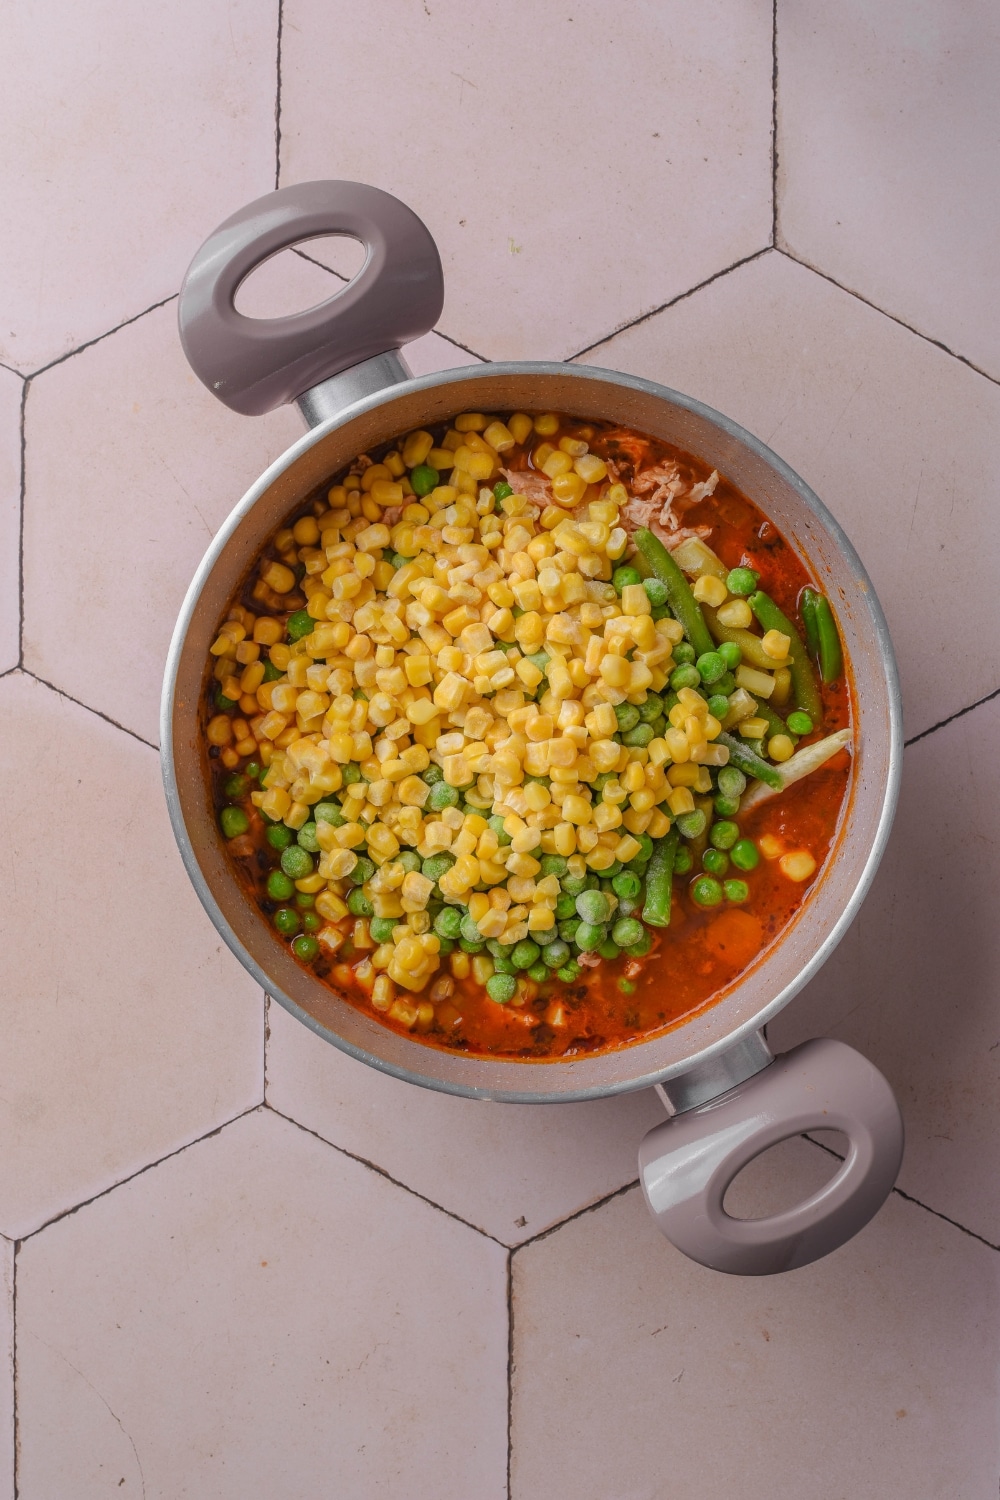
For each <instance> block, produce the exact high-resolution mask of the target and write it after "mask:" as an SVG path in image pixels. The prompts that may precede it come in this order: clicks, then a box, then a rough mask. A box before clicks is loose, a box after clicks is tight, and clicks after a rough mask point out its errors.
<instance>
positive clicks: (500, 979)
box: [486, 974, 517, 1005]
mask: <svg viewBox="0 0 1000 1500" xmlns="http://www.w3.org/2000/svg"><path fill="white" fill-rule="evenodd" d="M486 993H487V995H489V997H490V999H491V1000H495V1001H496V1003H497V1004H498V1005H506V1004H507V1002H508V1001H509V1000H513V998H514V996H515V995H516V994H517V980H516V979H515V978H514V975H513V974H491V975H490V977H489V979H487V981H486Z"/></svg>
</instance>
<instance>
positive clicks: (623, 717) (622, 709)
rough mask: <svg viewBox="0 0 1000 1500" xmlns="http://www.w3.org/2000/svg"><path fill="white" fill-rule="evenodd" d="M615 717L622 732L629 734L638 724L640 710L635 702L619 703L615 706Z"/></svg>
mask: <svg viewBox="0 0 1000 1500" xmlns="http://www.w3.org/2000/svg"><path fill="white" fill-rule="evenodd" d="M615 718H616V719H617V720H618V729H619V731H620V733H622V734H627V733H628V731H629V730H630V729H634V728H635V726H636V725H637V724H638V722H639V710H638V709H637V708H636V706H635V704H634V703H619V704H617V706H616V707H615Z"/></svg>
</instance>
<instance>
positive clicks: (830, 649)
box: [807, 594, 844, 712]
mask: <svg viewBox="0 0 1000 1500" xmlns="http://www.w3.org/2000/svg"><path fill="white" fill-rule="evenodd" d="M816 629H817V631H818V633H819V672H820V676H821V677H822V679H823V681H824V682H835V681H836V679H837V678H838V677H839V676H840V674H841V673H842V672H843V670H844V653H843V651H842V650H841V646H840V636H839V635H838V634H837V622H836V620H835V619H834V618H833V610H832V609H831V608H830V601H829V600H828V599H824V597H823V595H822V594H819V595H818V596H817V599H816ZM807 712H808V710H807Z"/></svg>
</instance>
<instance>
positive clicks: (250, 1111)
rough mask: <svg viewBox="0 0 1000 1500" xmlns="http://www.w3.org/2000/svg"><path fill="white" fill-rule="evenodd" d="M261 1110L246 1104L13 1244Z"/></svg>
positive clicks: (259, 1103) (260, 1105)
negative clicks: (235, 1112)
mask: <svg viewBox="0 0 1000 1500" xmlns="http://www.w3.org/2000/svg"><path fill="white" fill-rule="evenodd" d="M263 1108H264V1101H263V1100H262V1099H258V1100H257V1102H256V1103H255V1104H248V1105H247V1107H246V1109H241V1110H240V1112H239V1114H237V1115H233V1117H232V1119H229V1120H223V1122H222V1124H221V1125H213V1127H212V1129H211V1130H206V1132H205V1134H204V1135H199V1136H196V1137H195V1138H194V1140H192V1141H186V1142H185V1144H184V1145H183V1146H175V1147H174V1149H173V1150H172V1151H167V1152H165V1153H164V1155H163V1156H158V1157H157V1158H156V1160H155V1161H150V1162H147V1163H146V1165H145V1166H144V1167H138V1168H137V1169H136V1170H135V1171H134V1172H130V1173H129V1175H128V1176H127V1177H122V1178H120V1179H119V1181H118V1182H113V1183H111V1185H110V1187H106V1188H101V1190H100V1191H99V1192H97V1193H92V1194H91V1196H90V1197H89V1198H83V1199H82V1200H81V1201H80V1202H79V1203H74V1204H72V1205H71V1206H70V1207H69V1208H64V1209H62V1210H61V1212H60V1213H57V1214H53V1215H52V1217H51V1219H46V1220H45V1222H44V1223H43V1224H39V1225H38V1227H37V1228H36V1229H32V1230H29V1232H28V1233H27V1234H22V1235H21V1237H20V1238H19V1239H18V1240H17V1241H16V1242H15V1243H16V1244H17V1245H18V1246H20V1245H24V1244H26V1243H27V1241H28V1240H33V1239H34V1238H35V1236H36V1235H38V1234H41V1233H42V1232H43V1230H46V1229H51V1228H52V1226H53V1225H54V1224H59V1223H61V1222H62V1220H63V1219H68V1218H70V1217H71V1216H72V1215H73V1214H78V1213H79V1212H80V1210H81V1209H82V1208H89V1207H90V1205H91V1204H92V1203H97V1202H98V1201H99V1200H100V1199H101V1198H106V1197H107V1196H108V1194H109V1193H116V1192H117V1191H118V1189H119V1188H123V1187H127V1186H128V1184H129V1183H130V1182H135V1181H136V1179H137V1178H139V1177H145V1175H146V1173H147V1172H152V1171H153V1170H154V1168H156V1167H162V1166H163V1163H164V1162H167V1161H171V1160H172V1159H173V1158H174V1157H175V1156H180V1155H181V1153H182V1152H184V1151H190V1150H191V1148H192V1146H200V1145H201V1143H202V1142H203V1141H210V1140H211V1139H212V1137H213V1136H217V1135H221V1134H222V1132H223V1131H224V1130H228V1129H229V1127H230V1125H235V1124H236V1122H237V1120H243V1119H245V1118H246V1117H247V1115H252V1114H253V1113H254V1112H255V1111H256V1110H259V1109H263Z"/></svg>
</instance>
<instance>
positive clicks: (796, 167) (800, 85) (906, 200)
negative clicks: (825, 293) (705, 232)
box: [778, 0, 1000, 377]
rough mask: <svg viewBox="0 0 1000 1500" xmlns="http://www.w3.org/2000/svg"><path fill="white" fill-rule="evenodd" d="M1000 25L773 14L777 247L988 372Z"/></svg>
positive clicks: (910, 12)
mask: <svg viewBox="0 0 1000 1500" xmlns="http://www.w3.org/2000/svg"><path fill="white" fill-rule="evenodd" d="M998 49H1000V15H998V13H997V8H996V6H995V5H993V4H991V3H990V0H971V3H968V4H965V5H960V6H954V5H949V4H947V3H946V0H928V3H925V4H922V5H920V6H917V7H915V6H913V5H911V4H908V3H907V0H882V3H880V4H878V5H869V4H867V3H866V0H850V3H848V4H847V5H837V6H828V5H824V4H823V0H806V3H805V4H800V3H798V0H796V3H795V4H791V5H785V4H781V5H779V7H778V161H779V177H778V226H779V243H781V244H784V245H787V246H788V248H789V249H790V250H791V251H792V252H793V254H795V255H797V256H800V257H801V258H802V259H804V260H807V261H808V262H809V263H810V264H811V265H814V266H816V267H818V269H819V270H821V271H825V272H827V273H828V274H829V275H831V276H833V277H835V278H836V279H837V280H838V281H840V282H841V283H842V284H844V285H845V286H849V287H850V288H851V289H852V290H854V291H857V292H860V293H861V295H862V296H864V297H868V298H869V299H870V300H872V301H873V302H875V303H876V304H877V305H878V306H879V307H884V308H885V309H886V311H887V312H891V313H893V314H894V315H895V316H896V317H898V318H902V319H903V321H904V322H906V323H909V324H910V325H911V326H913V327H915V328H918V329H920V331H921V332H922V333H926V334H928V335H929V336H930V337H931V338H934V339H940V340H941V341H942V342H943V343H945V344H946V345H947V346H948V347H949V348H951V349H954V350H955V351H956V353H959V354H962V355H964V356H965V357H966V358H967V359H970V360H971V361H972V362H973V364H976V365H978V366H979V367H980V368H981V369H984V370H987V371H988V372H989V373H990V374H992V375H993V376H995V377H1000V307H998V305H997V297H996V283H997V277H998V275H1000V258H998V254H997V245H998V243H1000V206H998V198H997V194H996V193H995V192H993V191H992V190H991V188H990V187H988V186H987V184H991V183H992V182H993V179H994V176H995V165H996V158H997V153H998V151H1000V93H998V90H997V88H996V69H997V56H998Z"/></svg>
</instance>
